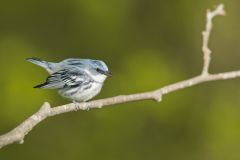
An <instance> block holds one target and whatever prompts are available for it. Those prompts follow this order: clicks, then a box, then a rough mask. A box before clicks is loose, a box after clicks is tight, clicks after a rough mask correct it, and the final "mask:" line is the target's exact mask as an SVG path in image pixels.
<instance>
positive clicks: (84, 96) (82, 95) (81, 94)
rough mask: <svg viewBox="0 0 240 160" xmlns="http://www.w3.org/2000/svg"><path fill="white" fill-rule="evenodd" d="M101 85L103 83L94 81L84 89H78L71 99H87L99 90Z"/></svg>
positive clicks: (79, 100) (80, 100)
mask: <svg viewBox="0 0 240 160" xmlns="http://www.w3.org/2000/svg"><path fill="white" fill-rule="evenodd" d="M102 86H103V84H101V83H96V82H94V83H92V87H91V88H89V89H87V90H84V91H81V90H79V91H78V93H76V94H74V95H73V97H72V99H73V100H75V101H77V102H82V101H88V100H89V99H92V98H93V97H95V96H96V95H97V94H98V93H99V92H100V91H101V89H102Z"/></svg>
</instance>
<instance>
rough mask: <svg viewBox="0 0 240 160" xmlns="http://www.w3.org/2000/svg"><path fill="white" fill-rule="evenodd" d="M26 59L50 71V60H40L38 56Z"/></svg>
mask: <svg viewBox="0 0 240 160" xmlns="http://www.w3.org/2000/svg"><path fill="white" fill-rule="evenodd" d="M26 60H27V61H28V62H31V63H33V64H36V65H38V66H40V67H42V68H44V69H46V70H47V71H48V72H49V73H50V72H51V71H52V69H51V62H47V61H43V60H41V59H39V58H35V57H32V58H27V59H26Z"/></svg>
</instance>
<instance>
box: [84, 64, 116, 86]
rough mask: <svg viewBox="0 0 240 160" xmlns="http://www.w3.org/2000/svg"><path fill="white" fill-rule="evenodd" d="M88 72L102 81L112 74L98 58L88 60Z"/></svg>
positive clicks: (95, 78)
mask: <svg viewBox="0 0 240 160" xmlns="http://www.w3.org/2000/svg"><path fill="white" fill-rule="evenodd" d="M87 63H88V66H89V68H88V69H89V74H90V75H91V77H92V78H93V79H94V80H95V81H97V82H104V80H105V79H106V78H107V77H109V76H112V74H111V72H110V71H109V70H108V67H107V65H106V64H105V63H104V62H103V61H100V60H89V61H88V62H87Z"/></svg>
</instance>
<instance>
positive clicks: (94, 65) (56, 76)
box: [27, 58, 111, 102]
mask: <svg viewBox="0 0 240 160" xmlns="http://www.w3.org/2000/svg"><path fill="white" fill-rule="evenodd" d="M27 61H29V62H32V63H34V64H36V65H38V66H40V67H43V68H44V69H46V70H47V72H48V73H49V74H50V75H49V76H48V77H47V80H46V82H45V83H43V84H40V85H37V86H35V87H34V88H46V89H57V90H58V93H59V94H60V95H62V96H63V97H66V98H68V99H71V100H72V101H73V102H85V101H88V100H90V99H92V98H93V97H94V96H96V95H97V94H98V93H99V92H100V91H101V89H102V86H103V84H104V81H105V79H106V78H107V77H108V76H111V73H110V72H109V70H108V67H107V65H106V64H105V63H104V62H103V61H100V60H92V59H74V58H70V59H66V60H63V61H61V62H59V63H53V62H47V61H42V60H40V59H38V58H27Z"/></svg>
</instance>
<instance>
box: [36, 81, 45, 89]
mask: <svg viewBox="0 0 240 160" xmlns="http://www.w3.org/2000/svg"><path fill="white" fill-rule="evenodd" d="M47 85H48V83H47V82H45V83H43V84H39V85H36V86H34V87H33V88H46V86H47Z"/></svg>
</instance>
